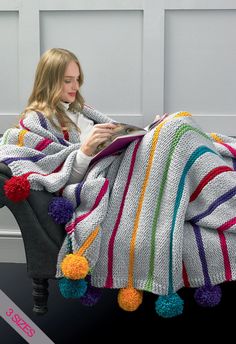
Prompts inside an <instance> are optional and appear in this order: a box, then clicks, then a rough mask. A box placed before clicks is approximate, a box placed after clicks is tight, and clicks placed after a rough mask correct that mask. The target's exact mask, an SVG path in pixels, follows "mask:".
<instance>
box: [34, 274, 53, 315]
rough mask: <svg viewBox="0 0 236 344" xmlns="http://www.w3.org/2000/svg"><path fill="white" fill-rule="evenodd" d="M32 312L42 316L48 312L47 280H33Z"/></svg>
mask: <svg viewBox="0 0 236 344" xmlns="http://www.w3.org/2000/svg"><path fill="white" fill-rule="evenodd" d="M32 285H33V293H32V295H33V300H34V306H33V312H34V313H35V314H37V315H44V314H45V313H47V311H48V307H47V301H48V294H49V293H48V280H47V279H40V278H33V280H32Z"/></svg>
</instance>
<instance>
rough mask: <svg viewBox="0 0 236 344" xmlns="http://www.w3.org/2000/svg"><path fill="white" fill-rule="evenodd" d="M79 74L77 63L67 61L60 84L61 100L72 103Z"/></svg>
mask: <svg viewBox="0 0 236 344" xmlns="http://www.w3.org/2000/svg"><path fill="white" fill-rule="evenodd" d="M79 75H80V72H79V67H78V65H77V64H76V63H75V62H74V61H71V62H69V63H68V65H67V67H66V70H65V74H64V79H63V84H62V92H61V100H62V101H63V102H65V103H73V101H74V100H75V97H76V94H77V91H78V90H79Z"/></svg>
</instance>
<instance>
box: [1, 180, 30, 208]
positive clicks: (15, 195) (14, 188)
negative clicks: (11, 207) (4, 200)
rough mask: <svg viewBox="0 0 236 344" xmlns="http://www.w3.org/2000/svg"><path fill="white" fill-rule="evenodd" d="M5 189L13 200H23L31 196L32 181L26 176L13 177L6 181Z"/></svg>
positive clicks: (6, 193)
mask: <svg viewBox="0 0 236 344" xmlns="http://www.w3.org/2000/svg"><path fill="white" fill-rule="evenodd" d="M4 191H5V195H6V196H7V197H8V198H9V199H10V200H11V201H13V202H19V201H23V200H24V199H26V198H27V197H28V196H29V193H30V183H29V181H28V179H27V177H26V176H16V177H11V178H10V179H9V180H7V181H6V182H5V184H4Z"/></svg>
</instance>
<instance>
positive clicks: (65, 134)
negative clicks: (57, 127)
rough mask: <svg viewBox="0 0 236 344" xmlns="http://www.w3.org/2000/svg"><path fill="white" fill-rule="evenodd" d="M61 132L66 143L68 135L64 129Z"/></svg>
mask: <svg viewBox="0 0 236 344" xmlns="http://www.w3.org/2000/svg"><path fill="white" fill-rule="evenodd" d="M62 132H63V136H64V139H65V140H66V141H69V133H68V131H67V130H66V129H62Z"/></svg>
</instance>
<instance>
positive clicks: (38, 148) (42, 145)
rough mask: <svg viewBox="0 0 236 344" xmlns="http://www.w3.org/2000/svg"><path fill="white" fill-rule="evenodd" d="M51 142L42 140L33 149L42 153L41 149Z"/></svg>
mask: <svg viewBox="0 0 236 344" xmlns="http://www.w3.org/2000/svg"><path fill="white" fill-rule="evenodd" d="M52 142H53V141H52V140H50V139H43V140H42V141H40V142H39V143H38V144H37V146H36V147H35V149H37V150H38V151H42V150H43V149H45V148H46V147H47V146H48V145H49V144H50V143H52Z"/></svg>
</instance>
